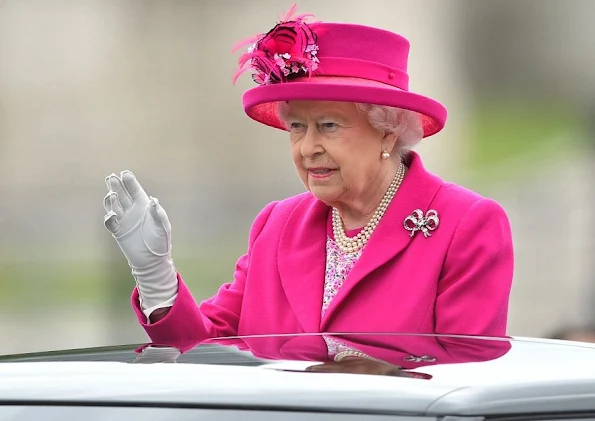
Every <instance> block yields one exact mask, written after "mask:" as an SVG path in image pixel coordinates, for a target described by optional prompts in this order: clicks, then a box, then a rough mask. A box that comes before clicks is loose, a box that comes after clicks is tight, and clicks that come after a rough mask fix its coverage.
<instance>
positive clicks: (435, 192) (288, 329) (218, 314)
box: [132, 153, 513, 352]
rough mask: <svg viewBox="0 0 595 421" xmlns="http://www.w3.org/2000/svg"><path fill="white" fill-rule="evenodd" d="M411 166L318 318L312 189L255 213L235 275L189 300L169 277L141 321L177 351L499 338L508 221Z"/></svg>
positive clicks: (509, 254) (506, 292)
mask: <svg viewBox="0 0 595 421" xmlns="http://www.w3.org/2000/svg"><path fill="white" fill-rule="evenodd" d="M409 167H410V170H409V172H408V174H407V176H406V177H405V179H404V181H403V183H402V185H401V187H400V189H399V190H398V192H397V194H396V196H395V198H394V199H393V201H392V203H391V204H390V206H389V208H388V209H387V212H386V214H385V215H384V217H383V218H382V219H381V221H380V223H379V225H378V226H377V228H376V231H375V232H374V234H373V235H372V237H371V238H370V240H369V242H368V244H367V245H366V248H365V249H364V251H363V253H362V256H361V257H360V259H359V261H358V262H357V263H356V265H355V267H354V268H353V270H352V271H351V273H350V274H349V276H348V277H347V279H346V280H345V283H344V284H343V287H342V288H341V290H340V291H339V293H338V294H337V295H336V297H335V298H334V300H333V302H332V304H331V306H330V307H329V308H328V310H327V311H326V313H325V315H324V317H322V319H321V306H322V296H323V289H324V274H325V260H326V253H325V243H326V237H327V230H328V222H329V210H330V209H329V207H328V206H327V205H325V204H324V203H322V202H321V201H319V200H317V199H316V198H315V197H314V196H313V195H312V194H311V193H309V192H307V193H303V194H300V195H297V196H293V197H290V198H288V199H285V200H282V201H279V202H273V203H270V204H269V205H267V206H266V207H265V208H264V209H263V210H262V211H261V212H260V214H259V215H258V216H257V217H256V219H255V221H254V224H253V225H252V227H251V230H250V235H249V246H248V250H247V253H246V254H245V255H244V256H242V257H241V258H240V259H239V260H238V262H237V265H236V269H235V272H234V278H233V282H231V283H229V284H225V285H223V286H221V288H220V289H219V291H218V292H217V294H216V295H215V296H214V297H212V298H210V299H208V300H206V301H204V302H202V303H201V304H200V305H197V303H196V302H195V300H194V299H193V297H192V295H191V293H190V291H189V290H188V287H187V286H186V284H185V283H184V282H183V280H182V278H181V277H180V276H179V275H178V280H179V290H178V298H177V300H176V302H175V304H174V306H173V307H172V309H171V310H170V312H169V313H168V314H167V316H166V317H164V318H163V319H162V320H159V321H158V322H156V323H154V324H150V325H149V324H147V323H146V318H145V316H144V315H143V313H142V312H141V310H140V307H139V301H138V291H137V290H136V289H135V290H134V292H133V294H132V305H133V307H134V309H135V311H136V314H137V317H138V320H139V322H140V323H141V325H142V326H143V328H144V329H145V330H146V332H147V334H148V335H149V337H150V338H151V340H152V342H153V343H154V344H164V345H168V346H173V347H176V348H178V349H180V350H182V352H184V351H187V350H189V349H191V348H193V347H194V346H196V345H197V344H198V343H200V342H203V341H204V340H206V339H209V338H215V337H222V336H235V335H254V334H282V333H317V332H401V333H439V334H465V335H483V336H504V335H505V334H506V324H507V313H508V302H509V296H510V289H511V283H512V277H513V246H512V236H511V230H510V224H509V221H508V218H507V216H506V213H505V211H504V210H503V209H502V207H501V206H500V205H499V204H498V203H496V202H495V201H493V200H490V199H486V198H483V197H481V196H479V195H478V194H476V193H473V192H471V191H469V190H466V189H464V188H462V187H459V186H457V185H454V184H449V183H446V182H444V181H442V180H441V179H439V178H438V177H436V176H434V175H432V174H430V173H429V172H428V171H426V169H425V168H424V167H423V165H422V162H421V159H420V158H419V156H418V155H417V154H415V153H413V154H412V158H411V162H410V163H409ZM415 209H421V210H422V211H423V212H424V213H425V212H427V211H428V210H429V209H434V210H436V211H437V213H438V216H439V218H440V225H439V226H438V228H437V229H436V230H434V231H432V232H431V236H430V237H427V238H426V237H424V235H423V234H422V233H421V232H419V231H418V232H416V233H415V234H414V235H413V237H411V236H410V232H409V231H407V230H406V229H405V228H404V227H403V222H404V220H405V218H406V217H407V216H408V215H410V214H411V213H412V212H413V210H415Z"/></svg>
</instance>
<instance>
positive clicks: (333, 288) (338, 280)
mask: <svg viewBox="0 0 595 421" xmlns="http://www.w3.org/2000/svg"><path fill="white" fill-rule="evenodd" d="M357 232H358V231H357V230H356V231H350V232H347V233H346V234H347V235H348V236H349V237H351V236H355V235H357ZM361 254H362V250H359V251H356V252H352V253H345V252H343V251H341V249H340V248H339V246H338V245H337V243H336V242H335V240H334V238H333V232H332V225H331V228H330V232H329V233H328V235H327V240H326V270H325V276H324V294H323V299H322V312H321V318H322V317H324V314H325V313H326V310H327V309H328V308H329V306H330V304H331V303H332V301H333V299H334V298H335V296H336V295H337V293H338V292H339V290H340V289H341V287H342V286H343V283H344V282H345V279H346V278H347V275H349V272H351V270H352V269H353V266H355V263H356V262H357V260H358V259H359V258H360V256H361ZM323 339H324V341H325V342H326V346H327V348H328V356H329V358H331V359H335V357H336V356H337V355H338V354H340V353H343V352H349V351H355V352H359V351H358V350H357V349H355V348H353V347H351V346H349V345H346V344H344V343H343V342H341V341H339V340H338V339H335V338H334V337H332V336H323Z"/></svg>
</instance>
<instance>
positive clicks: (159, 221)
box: [149, 196, 171, 235]
mask: <svg viewBox="0 0 595 421" xmlns="http://www.w3.org/2000/svg"><path fill="white" fill-rule="evenodd" d="M150 199H151V201H150V203H149V211H150V213H151V217H152V218H153V220H154V221H155V224H156V225H157V226H158V227H161V228H162V230H163V231H164V232H163V235H169V234H170V233H171V225H170V223H169V218H168V217H167V213H166V212H165V209H163V207H162V206H161V204H160V203H159V200H158V199H157V198H156V197H153V196H150Z"/></svg>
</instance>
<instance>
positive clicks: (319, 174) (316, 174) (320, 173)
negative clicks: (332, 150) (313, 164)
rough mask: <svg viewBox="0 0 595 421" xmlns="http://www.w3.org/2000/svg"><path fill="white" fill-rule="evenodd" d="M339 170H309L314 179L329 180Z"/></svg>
mask: <svg viewBox="0 0 595 421" xmlns="http://www.w3.org/2000/svg"><path fill="white" fill-rule="evenodd" d="M336 171H337V170H335V169H333V168H309V169H308V175H309V176H310V177H312V178H318V179H323V178H328V177H330V176H331V175H333V174H334V173H335V172H336Z"/></svg>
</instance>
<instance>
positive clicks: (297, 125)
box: [289, 123, 303, 130]
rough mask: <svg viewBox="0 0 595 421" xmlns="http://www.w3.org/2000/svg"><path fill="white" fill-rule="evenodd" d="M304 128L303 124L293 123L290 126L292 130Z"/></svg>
mask: <svg viewBox="0 0 595 421" xmlns="http://www.w3.org/2000/svg"><path fill="white" fill-rule="evenodd" d="M302 127H303V124H302V123H291V124H290V125H289V128H290V129H291V130H296V129H301V128H302Z"/></svg>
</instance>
